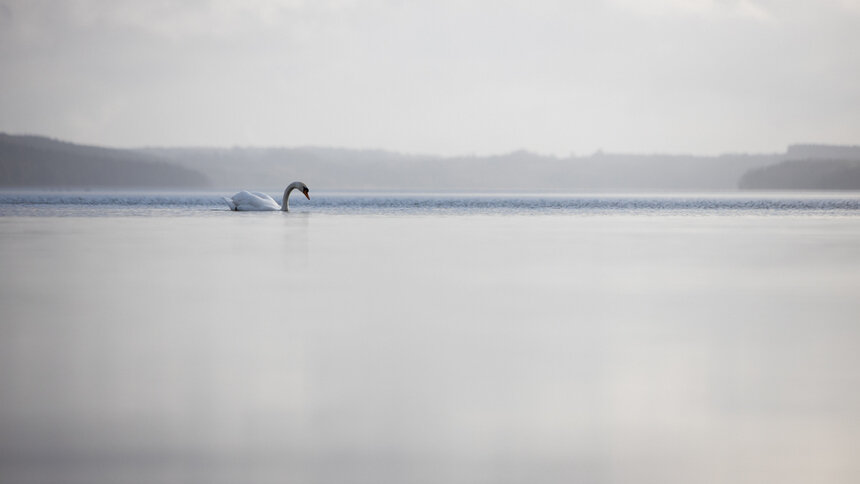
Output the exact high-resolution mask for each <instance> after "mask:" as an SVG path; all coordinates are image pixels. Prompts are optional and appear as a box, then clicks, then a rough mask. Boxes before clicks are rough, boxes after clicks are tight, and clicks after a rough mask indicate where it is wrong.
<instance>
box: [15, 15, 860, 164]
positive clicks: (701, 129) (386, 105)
mask: <svg viewBox="0 0 860 484" xmlns="http://www.w3.org/2000/svg"><path fill="white" fill-rule="evenodd" d="M0 131H5V132H9V133H14V134H23V133H31V134H42V135H47V136H51V137H56V138H61V139H65V140H71V141H75V142H80V143H94V144H99V145H110V146H118V147H134V146H153V145H157V146H187V145H196V146H200V145H213V146H233V145H240V146H274V145H277V146H296V145H308V144H312V145H325V146H341V147H353V148H385V149H392V150H398V151H404V152H416V153H435V154H470V153H475V154H487V153H501V152H507V151H511V150H514V149H519V148H525V149H530V150H533V151H537V152H541V153H554V154H558V155H567V154H570V153H571V152H575V153H577V154H590V153H591V152H593V151H595V150H597V149H603V150H605V151H613V152H661V153H696V154H711V153H720V152H777V151H782V150H783V149H784V148H785V146H786V145H787V144H789V143H795V142H825V143H842V144H860V0H602V1H601V0H583V1H554V0H525V1H501V0H477V1H464V0H451V1H448V0H427V1H423V0H416V1H399V0H368V1H362V0H321V1H311V0H307V1H303V0H278V1H262V0H252V1H248V0H242V1H239V0H236V1H227V0H221V1H217V0H215V1H203V0H198V1H176V2H171V1H143V0H67V1H45V0H12V1H10V0H0Z"/></svg>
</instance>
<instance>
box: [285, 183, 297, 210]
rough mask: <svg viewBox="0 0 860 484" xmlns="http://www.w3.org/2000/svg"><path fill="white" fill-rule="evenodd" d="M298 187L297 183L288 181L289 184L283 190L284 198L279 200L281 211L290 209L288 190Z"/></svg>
mask: <svg viewBox="0 0 860 484" xmlns="http://www.w3.org/2000/svg"><path fill="white" fill-rule="evenodd" d="M298 187H299V184H298V183H290V186H288V187H287V189H286V190H284V199H283V200H281V211H282V212H289V211H290V192H292V191H293V190H295V189H296V188H298Z"/></svg>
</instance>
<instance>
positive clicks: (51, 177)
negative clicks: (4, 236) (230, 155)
mask: <svg viewBox="0 0 860 484" xmlns="http://www.w3.org/2000/svg"><path fill="white" fill-rule="evenodd" d="M208 184H209V181H208V179H207V178H206V177H205V176H204V175H202V174H201V173H199V172H197V171H195V170H192V169H189V168H185V167H181V166H178V165H176V164H173V163H169V162H167V161H165V160H164V159H162V158H160V157H158V156H155V155H152V154H148V153H142V152H138V151H133V150H121V149H111V148H100V147H95V146H86V145H78V144H73V143H66V142H62V141H57V140H53V139H49V138H45V137H41V136H13V135H9V134H5V133H0V186H3V187H61V188H90V187H92V188H99V187H101V188H107V187H115V188H138V187H139V188H156V187H157V188H199V187H205V186H208Z"/></svg>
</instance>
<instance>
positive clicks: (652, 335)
mask: <svg viewBox="0 0 860 484" xmlns="http://www.w3.org/2000/svg"><path fill="white" fill-rule="evenodd" d="M16 196H18V195H11V196H10V197H12V198H9V197H7V199H6V205H2V206H0V214H4V215H5V216H0V269H2V272H0V482H2V483H4V484H5V483H24V482H34V483H36V482H38V483H53V482H55V483H125V482H140V483H174V482H182V483H197V482H200V483H209V482H225V483H226V482H230V483H233V482H279V483H281V482H289V483H293V482H295V483H353V482H367V483H413V482H421V483H424V482H426V483H480V482H486V483H505V482H534V483H571V482H589V483H602V482H618V483H626V482H637V483H650V482H653V483H671V482H678V483H695V482H750V483H760V482H780V483H792V482H804V483H807V482H822V483H823V482H828V483H829V482H844V483H849V482H852V483H853V482H858V479H860V460H858V459H857V449H858V448H860V322H858V321H860V297H858V295H859V294H860V210H858V207H857V205H858V201H857V199H856V198H849V199H841V198H833V197H831V198H826V199H824V200H825V202H822V203H824V205H820V204H819V205H815V204H813V205H812V206H811V208H810V207H807V206H806V205H803V203H805V202H803V201H802V200H801V202H797V200H796V199H794V200H787V201H786V200H781V199H778V198H773V197H771V198H764V200H765V201H764V202H762V201H761V199H755V198H753V199H751V200H752V202H750V204H745V203H746V202H743V201H741V202H738V203H740V205H738V204H737V203H735V202H737V200H735V199H729V200H728V202H726V199H722V200H721V199H719V198H717V199H713V198H707V197H705V198H702V199H699V202H696V201H695V200H694V202H691V204H690V205H689V206H688V205H683V203H682V206H681V207H680V208H679V207H677V206H674V205H672V203H676V202H677V199H675V201H672V199H668V200H669V201H668V202H666V203H665V204H663V205H661V203H660V202H659V200H660V198H659V197H657V198H654V199H645V202H643V201H642V199H639V198H635V197H634V198H626V199H625V198H623V197H622V198H620V199H619V198H611V197H610V198H608V199H605V200H603V201H600V200H598V201H596V202H594V204H593V205H588V204H587V203H586V204H585V205H583V204H582V203H580V202H581V201H575V202H569V200H568V199H562V201H561V202H558V200H555V201H554V200H552V199H550V201H549V202H547V201H546V200H547V199H545V198H540V197H533V198H532V201H533V202H534V203H533V206H526V207H525V208H523V207H522V206H521V205H517V203H518V202H516V201H510V200H509V201H508V202H504V201H503V202H502V203H503V204H502V205H501V208H500V206H499V204H498V203H497V202H492V201H491V202H488V203H487V205H480V204H479V206H478V208H474V207H473V206H461V205H458V204H457V203H459V202H457V197H456V196H444V197H441V198H440V199H441V200H443V201H442V202H439V203H436V202H433V200H438V199H434V198H433V197H429V198H427V197H425V198H420V197H418V198H415V197H413V198H406V199H403V200H399V201H398V199H397V197H391V198H390V199H386V200H384V201H383V202H380V203H376V202H368V201H367V200H368V199H367V198H366V197H365V198H361V197H355V198H354V199H351V198H348V199H344V200H347V201H345V202H344V201H343V200H341V202H343V203H341V204H340V205H338V203H339V202H337V201H336V200H335V199H336V197H332V198H326V197H325V196H322V197H319V198H315V199H313V200H312V201H311V202H310V203H307V202H306V203H304V204H300V203H298V202H297V203H296V204H295V205H296V211H295V212H291V213H279V212H275V213H251V214H249V213H233V212H229V211H226V209H225V208H226V207H224V208H221V207H220V206H218V205H217V204H216V203H215V202H211V201H204V202H201V203H199V204H197V203H188V202H187V200H186V201H184V202H177V203H178V205H171V204H170V201H169V200H168V201H165V202H164V203H149V202H144V203H134V202H129V203H127V204H123V203H122V202H121V200H124V199H123V198H122V197H119V198H118V199H110V200H108V201H107V202H104V201H103V203H101V202H99V203H95V204H92V203H89V202H86V200H84V202H81V201H80V200H78V202H77V204H76V202H74V201H71V202H70V201H69V200H60V201H59V202H57V201H56V200H55V201H53V202H52V201H51V199H50V197H51V196H52V195H49V196H47V201H45V200H41V199H36V200H35V201H34V200H33V199H32V198H31V199H26V197H25V199H23V201H22V199H16V198H14V197H16ZM27 196H32V195H27ZM85 197H86V196H84V198H85ZM312 197H313V195H312ZM446 197H448V198H446ZM168 198H169V197H168ZM497 198H498V197H497ZM501 198H504V197H501ZM428 199H429V200H430V202H428V201H427V200H428ZM10 200H11V201H10ZM40 200H41V201H40ZM118 200H120V201H118ZM207 200H208V199H207ZM332 200H335V201H334V202H333V201H332ZM350 200H354V201H352V202H351V201H350ZM404 200H405V201H404ZM445 200H448V202H445ZM452 200H453V202H452ZM473 200H474V198H473ZM482 200H483V199H482ZM491 200H495V198H494V199H491ZM535 200H537V201H535ZM565 200H568V201H565ZM589 200H591V199H589ZM606 200H609V202H607V201H606ZM613 200H615V201H618V200H621V202H619V203H616V204H615V205H613V203H615V202H613ZM631 200H632V201H633V202H631V203H632V205H630V204H629V203H628V202H630V201H631ZM648 200H651V201H652V202H653V200H657V202H655V203H651V202H649V201H648ZM715 200H716V201H715ZM834 200H835V202H834ZM485 201H486V200H485ZM592 201H593V200H592ZM100 203H101V204H100ZM315 203H316V204H317V205H315ZM350 203H353V205H350ZM362 203H364V204H365V205H362ZM374 203H376V204H375V205H374ZM446 203H447V205H446ZM476 203H478V202H476ZM482 203H483V202H482ZM504 203H510V204H511V206H505V205H504ZM566 203H567V204H568V205H565V204H566ZM570 203H573V205H570ZM588 203H591V202H588ZM625 203H628V205H625ZM636 203H639V204H640V205H636ZM726 203H728V204H729V206H728V208H726ZM733 203H734V204H735V205H732V204H733ZM797 203H800V205H799V206H797ZM833 203H835V204H836V205H833ZM559 204H560V205H559ZM577 204H579V205H577ZM643 204H644V205H643ZM792 204H794V205H792ZM828 204H830V205H828ZM466 205H468V204H466ZM581 205H583V206H581ZM351 206H352V207H357V208H354V209H350V207H351ZM332 207H335V208H332ZM367 207H371V208H370V209H368V208H367ZM373 207H377V208H373ZM378 207H382V208H378ZM452 207H453V208H452ZM583 207H584V208H583ZM595 207H596V208H595ZM780 207H781V208H780ZM786 207H788V208H786ZM798 207H799V208H798ZM507 210H510V212H512V213H513V214H511V215H508V214H507V213H506V211H507ZM100 215H109V216H100Z"/></svg>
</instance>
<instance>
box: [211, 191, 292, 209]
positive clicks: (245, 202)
mask: <svg viewBox="0 0 860 484" xmlns="http://www.w3.org/2000/svg"><path fill="white" fill-rule="evenodd" d="M224 201H226V202H227V205H230V209H231V210H239V211H244V212H251V211H272V210H280V209H281V206H280V205H278V202H276V201H275V200H274V199H273V198H272V197H270V196H268V195H266V194H265V193H260V192H254V193H251V192H248V191H241V192H239V193H237V194H235V195H233V196H232V197H231V198H226V197H224Z"/></svg>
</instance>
